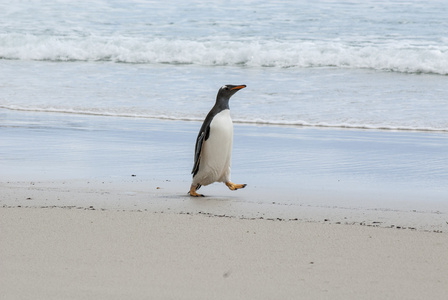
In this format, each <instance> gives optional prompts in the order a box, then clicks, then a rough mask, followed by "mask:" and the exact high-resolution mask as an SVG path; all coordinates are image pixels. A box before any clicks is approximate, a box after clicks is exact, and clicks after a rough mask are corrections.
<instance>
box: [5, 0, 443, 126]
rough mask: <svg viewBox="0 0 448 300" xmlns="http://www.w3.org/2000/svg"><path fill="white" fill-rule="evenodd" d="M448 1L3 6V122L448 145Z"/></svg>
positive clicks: (10, 3)
mask: <svg viewBox="0 0 448 300" xmlns="http://www.w3.org/2000/svg"><path fill="white" fill-rule="evenodd" d="M447 13H448V5H447V2H446V1H429V2H424V3H423V2H421V1H313V2H312V3H310V2H309V1H246V0H242V1H225V2H224V1H205V2H204V1H165V2H160V1H119V0H108V1H100V0H93V1H6V0H5V1H1V2H0V69H1V72H0V109H3V110H15V111H34V112H43V113H54V112H63V113H71V114H90V115H96V116H98V117H101V116H123V117H139V118H156V119H172V120H193V121H194V120H202V119H203V118H204V115H205V114H206V113H207V112H208V110H209V109H210V107H211V106H212V104H213V102H214V100H215V95H216V92H217V90H218V89H219V87H220V86H222V85H223V84H227V83H231V84H246V85H247V86H248V87H247V89H245V90H243V91H241V92H239V93H238V94H237V95H236V96H235V97H234V98H233V99H232V102H231V107H232V115H233V119H234V121H235V122H239V123H249V124H253V123H255V124H275V125H293V126H310V127H315V126H318V127H332V128H365V129H380V130H387V129H389V130H418V131H442V132H448V118H447V116H448V105H447V104H448V103H447V102H448V97H447V96H446V95H447V90H448V88H447V86H448V85H447V78H448V77H447V75H448V36H447V35H446V33H447V32H448V19H447V18H446V16H447Z"/></svg>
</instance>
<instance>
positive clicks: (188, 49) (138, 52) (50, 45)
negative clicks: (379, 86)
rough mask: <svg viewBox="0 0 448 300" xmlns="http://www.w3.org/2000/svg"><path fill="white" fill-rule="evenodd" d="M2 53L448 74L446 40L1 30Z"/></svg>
mask: <svg viewBox="0 0 448 300" xmlns="http://www.w3.org/2000/svg"><path fill="white" fill-rule="evenodd" d="M0 58H1V59H13V60H44V61H46V60H48V61H62V62H63V61H110V62H117V63H146V64H194V65H205V66H247V67H279V68H291V67H298V68H308V67H341V68H357V69H358V68H360V69H373V70H382V71H394V72H403V73H430V74H441V75H447V74H448V45H446V44H445V43H442V42H441V43H440V44H439V45H426V44H421V43H417V42H416V41H403V40H401V41H399V42H396V41H393V40H390V41H387V40H386V41H383V42H382V43H368V42H359V43H353V42H347V41H345V42H344V41H337V40H334V41H333V40H328V41H311V40H296V41H292V40H288V41H274V40H268V41H260V40H247V41H246V40H236V41H235V40H233V41H221V40H214V39H208V40H207V39H204V40H169V39H144V38H141V37H124V36H111V37H100V36H86V37H67V36H54V35H49V36H45V35H42V36H38V35H31V34H18V33H13V34H12V33H11V34H0Z"/></svg>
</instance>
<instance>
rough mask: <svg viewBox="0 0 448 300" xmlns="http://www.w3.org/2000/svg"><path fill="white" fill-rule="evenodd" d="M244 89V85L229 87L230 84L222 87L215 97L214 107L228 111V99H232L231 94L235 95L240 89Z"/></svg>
mask: <svg viewBox="0 0 448 300" xmlns="http://www.w3.org/2000/svg"><path fill="white" fill-rule="evenodd" d="M245 87H246V85H244V84H242V85H231V84H227V85H223V86H222V87H221V88H220V89H219V91H218V95H217V96H216V104H215V106H216V107H217V108H218V109H219V110H223V109H229V99H230V97H232V96H233V94H235V93H236V92H238V91H239V90H241V89H244V88H245Z"/></svg>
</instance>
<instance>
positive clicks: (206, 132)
mask: <svg viewBox="0 0 448 300" xmlns="http://www.w3.org/2000/svg"><path fill="white" fill-rule="evenodd" d="M209 133H210V126H207V128H206V129H205V130H204V131H201V132H200V134H199V135H198V138H197V139H196V148H195V151H194V165H193V170H191V174H193V177H194V176H195V175H196V173H197V172H198V171H199V163H200V162H201V152H202V145H203V144H204V142H205V140H207V139H208V135H209Z"/></svg>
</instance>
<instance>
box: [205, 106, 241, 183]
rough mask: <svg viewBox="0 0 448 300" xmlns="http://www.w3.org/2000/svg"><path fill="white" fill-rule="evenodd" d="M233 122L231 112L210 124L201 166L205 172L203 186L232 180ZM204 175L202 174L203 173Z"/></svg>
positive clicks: (223, 113)
mask: <svg viewBox="0 0 448 300" xmlns="http://www.w3.org/2000/svg"><path fill="white" fill-rule="evenodd" d="M232 144H233V122H232V118H231V117H230V110H228V109H226V110H223V111H221V112H220V113H218V114H217V115H216V116H215V117H214V118H213V120H212V122H211V123H210V133H209V137H208V139H207V140H206V141H205V143H204V146H203V147H204V149H203V152H202V158H201V165H202V167H203V168H202V169H203V170H202V171H203V172H204V173H203V174H202V175H204V177H205V178H204V182H203V185H207V184H210V183H213V182H216V181H218V182H226V181H229V180H230V165H231V159H232ZM201 173H202V172H201Z"/></svg>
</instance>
